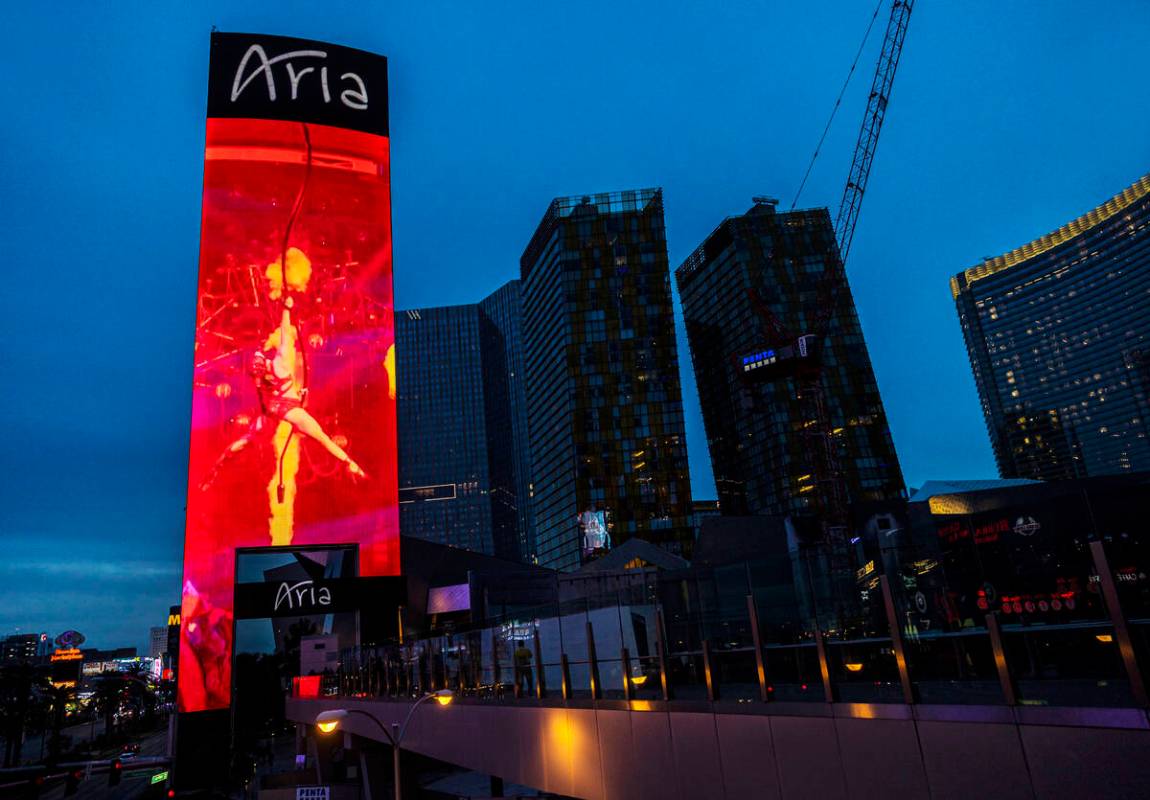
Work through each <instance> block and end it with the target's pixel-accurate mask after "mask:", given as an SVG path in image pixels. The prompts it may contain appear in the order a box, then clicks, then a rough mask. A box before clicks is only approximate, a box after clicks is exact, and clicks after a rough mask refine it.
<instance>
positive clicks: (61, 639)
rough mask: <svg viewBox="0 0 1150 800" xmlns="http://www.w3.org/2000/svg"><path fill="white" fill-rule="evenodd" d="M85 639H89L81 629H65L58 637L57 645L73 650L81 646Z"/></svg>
mask: <svg viewBox="0 0 1150 800" xmlns="http://www.w3.org/2000/svg"><path fill="white" fill-rule="evenodd" d="M85 641H87V639H86V638H85V637H84V634H82V633H80V632H79V631H64V632H63V633H61V634H60V635H59V636H57V637H56V646H57V647H59V648H62V649H64V650H71V649H73V648H76V647H79V646H80V645H82V644H83V643H84V642H85Z"/></svg>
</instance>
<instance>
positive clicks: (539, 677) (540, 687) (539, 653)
mask: <svg viewBox="0 0 1150 800" xmlns="http://www.w3.org/2000/svg"><path fill="white" fill-rule="evenodd" d="M534 639H535V672H536V675H535V697H536V698H537V699H539V700H542V699H543V698H544V697H546V696H547V683H546V681H547V679H546V678H545V677H544V674H543V673H544V669H543V648H542V647H541V646H540V645H539V629H538V628H536V629H535V631H534Z"/></svg>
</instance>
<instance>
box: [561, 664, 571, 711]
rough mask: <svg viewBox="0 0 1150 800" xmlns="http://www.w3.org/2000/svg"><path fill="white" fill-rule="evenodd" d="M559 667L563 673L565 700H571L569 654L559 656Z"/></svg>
mask: <svg viewBox="0 0 1150 800" xmlns="http://www.w3.org/2000/svg"><path fill="white" fill-rule="evenodd" d="M559 667H560V669H561V670H562V672H563V675H562V678H563V699H564V700H570V699H571V664H570V663H568V661H567V654H566V653H563V654H561V655H560V656H559Z"/></svg>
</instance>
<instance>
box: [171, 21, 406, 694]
mask: <svg viewBox="0 0 1150 800" xmlns="http://www.w3.org/2000/svg"><path fill="white" fill-rule="evenodd" d="M389 175H390V152H389V140H388V112H387V60H386V59H385V58H383V57H381V56H377V55H373V54H371V53H366V52H363V51H360V50H352V49H349V48H345V47H338V46H335V45H329V44H324V43H321V42H313V41H307V40H301V39H289V38H284V37H277V36H258V35H249V34H232V33H214V34H212V52H211V59H210V75H209V80H208V121H207V142H206V150H205V158H204V188H203V201H202V224H201V236H200V260H199V280H198V294H197V308H196V340H195V356H194V375H193V396H192V419H191V446H190V455H189V467H188V469H189V474H188V502H187V523H186V534H185V544H184V584H183V603H182V608H181V610H180V612H179V615H178V616H179V621H180V623H181V626H180V646H179V670H178V675H177V678H178V682H179V691H178V698H179V708H180V710H181V711H185V712H187V711H203V710H209V709H220V708H226V707H227V706H228V705H229V704H230V701H231V690H230V686H231V655H232V635H233V620H234V619H235V617H236V614H235V608H234V604H235V602H236V599H237V595H235V594H234V591H235V588H236V587H235V585H234V582H235V559H236V550H237V548H260V547H268V546H278V547H294V546H305V545H316V544H353V545H357V546H358V569H359V575H360V576H392V575H397V574H398V573H399V525H398V496H397V480H396V457H395V452H396V434H395V353H394V341H395V334H394V324H393V318H392V314H393V300H392V280H391V275H392V264H391V189H390V177H389ZM321 594H322V593H321V592H319V591H318V590H317V592H316V595H315V597H316V604H315V605H316V608H317V610H318V611H319V612H320V613H325V612H326V611H327V610H328V608H327V607H325V606H323V604H322V603H321V602H319V601H320V596H321ZM311 598H312V596H311V593H310V592H305V593H302V594H301V593H298V592H296V591H295V590H294V589H292V590H291V591H289V592H288V593H287V595H286V598H281V604H280V611H281V612H282V613H287V612H286V600H287V599H290V601H291V603H292V604H293V606H294V607H295V611H296V613H299V608H300V607H301V604H303V603H304V601H305V600H306V601H309V602H310V600H311ZM274 599H275V598H274V596H273V598H272V600H273V602H272V603H271V604H270V605H269V608H271V609H272V610H273V611H275V608H274V605H275V603H274ZM330 599H331V603H332V604H333V605H334V604H335V603H336V599H335V595H334V594H333V595H332V597H331V598H330ZM308 607H309V609H310V608H311V606H310V605H309V606H308Z"/></svg>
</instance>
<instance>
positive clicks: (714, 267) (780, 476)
mask: <svg viewBox="0 0 1150 800" xmlns="http://www.w3.org/2000/svg"><path fill="white" fill-rule="evenodd" d="M675 277H676V280H677V282H678V286H679V297H680V300H681V302H682V304H683V316H684V320H685V323H686V328H687V340H688V342H689V344H690V347H691V360H692V363H693V364H694V368H695V380H696V384H697V385H698V391H699V400H700V403H701V405H702V410H703V423H704V426H705V428H706V431H707V446H708V448H709V450H710V454H711V464H712V466H713V468H714V472H715V484H716V488H717V490H718V493H719V507H720V509H721V511H722V513H723V514H725V515H732V514H733V515H741V514H772V515H779V516H798V517H804V516H805V517H812V516H817V514H818V512H819V508H820V506H819V500H818V498H819V497H820V491H819V490H820V488H823V489H824V490H825V487H820V486H819V482H820V479H825V478H826V477H827V476H826V474H825V472H826V471H825V469H823V470H821V472H822V475H821V476H820V468H819V464H818V463H816V461H818V459H819V458H820V456H819V453H820V451H823V452H825V451H826V450H830V451H832V452H831V453H830V455H829V456H827V458H833V463H834V464H835V465H836V467H835V468H836V473H835V475H836V476H839V478H838V479H837V480H838V483H837V485H838V486H839V487H841V488H842V489H843V490H845V497H843V498H842V502H843V503H845V504H849V503H855V502H870V501H888V500H896V499H899V498H902V497H904V496H905V489H904V485H903V479H902V471H901V469H900V468H899V463H898V457H897V456H896V454H895V450H894V443H893V441H892V439H891V435H890V429H889V427H888V426H887V420H886V414H885V412H884V410H883V405H882V399H881V398H880V397H879V391H878V385H877V383H876V382H875V377H874V371H873V370H872V369H871V362H870V355H869V354H868V353H867V348H866V343H865V342H864V341H863V336H862V329H861V328H860V326H859V321H858V315H857V313H856V311H855V307H854V300H853V298H852V297H851V292H850V287H849V286H848V285H847V283H846V278H845V276H844V274H843V271H842V269H841V267H840V264H839V255H838V247H837V245H836V243H835V236H834V230H833V229H832V226H831V221H830V216H829V215H828V214H827V210H826V209H825V208H820V209H813V210H809V211H792V212H788V213H777V212H776V211H775V208H774V206H773V205H772V204H769V203H759V204H756V205H755V206H754V207H753V208H751V210H750V211H748V212H747V213H746V214H744V215H743V216H740V217H732V218H729V219H727V220H725V221H724V222H723V223H722V224H721V225H719V227H718V228H716V229H715V231H714V232H713V233H712V234H711V235H710V236H708V237H707V239H706V240H705V241H704V242H703V244H702V245H700V246H699V248H698V249H697V250H696V251H695V252H694V253H693V254H692V255H691V256H690V257H689V258H688V259H687V260H686V261H685V262H684V263H683V265H682V266H681V267H679V269H678V270H676V273H675ZM831 297H833V298H834V302H833V304H830V303H829V302H828V298H831ZM828 308H833V312H832V311H828V310H827V309H828ZM823 317H825V318H826V321H825V324H824V323H823V322H822V318H823ZM820 327H821V328H823V331H822V332H823V335H822V336H821V338H818V339H817V340H815V338H814V337H812V339H810V340H807V343H806V344H803V345H802V346H803V347H804V348H805V347H807V345H808V344H809V346H810V348H811V353H814V352H817V353H818V354H819V357H820V359H821V370H820V371H819V372H818V373H817V374H818V378H817V380H818V381H821V385H820V386H819V387H818V390H817V391H816V390H814V389H812V388H811V387H812V385H813V383H811V382H812V381H814V380H816V379H815V378H809V379H801V378H797V377H796V376H795V375H791V374H783V373H782V372H780V373H779V374H778V375H777V377H775V378H774V379H771V380H760V381H754V382H751V381H748V380H747V374H748V364H747V363H746V362H745V361H744V358H745V357H746V356H748V354H750V355H755V354H760V355H761V356H762V358H761V359H759V361H758V362H755V363H760V364H761V363H764V362H770V363H769V365H768V366H771V367H773V366H775V364H776V360H777V359H781V358H785V354H786V353H791V354H792V355H794V356H795V357H796V358H797V357H798V353H799V344H798V342H797V338H798V337H800V336H803V337H804V338H805V336H804V335H806V334H812V333H814V331H815V330H817V329H819V328H820ZM788 348H793V350H789V349H788ZM753 365H754V364H753V363H752V365H751V366H753ZM812 395H815V396H812ZM816 403H819V404H821V406H822V414H821V421H820V414H816V413H814V412H815V410H816V409H815V404H816ZM820 428H828V429H829V430H825V431H822V432H820Z"/></svg>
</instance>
